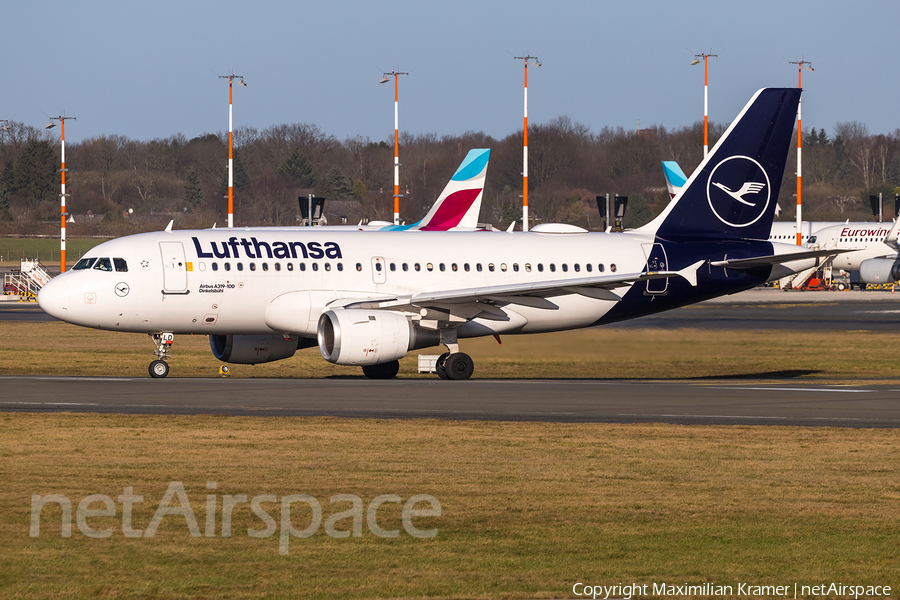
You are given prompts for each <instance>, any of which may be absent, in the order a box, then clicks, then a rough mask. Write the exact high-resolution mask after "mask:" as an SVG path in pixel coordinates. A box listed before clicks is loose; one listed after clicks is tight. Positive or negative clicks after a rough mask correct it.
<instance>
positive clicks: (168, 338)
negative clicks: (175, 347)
mask: <svg viewBox="0 0 900 600" xmlns="http://www.w3.org/2000/svg"><path fill="white" fill-rule="evenodd" d="M150 339H152V340H153V344H154V345H155V346H156V351H155V352H154V354H155V355H156V356H157V359H156V360H154V361H153V362H152V363H150V368H149V371H150V377H153V378H154V379H161V378H163V377H165V376H166V375H168V374H169V363H167V362H166V361H167V360H169V349H170V348H171V347H172V342H174V341H175V334H173V333H169V332H166V331H161V332H159V333H151V334H150Z"/></svg>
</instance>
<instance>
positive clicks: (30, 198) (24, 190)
mask: <svg viewBox="0 0 900 600" xmlns="http://www.w3.org/2000/svg"><path fill="white" fill-rule="evenodd" d="M57 161H58V158H57V156H56V154H55V153H54V151H53V146H52V145H51V144H50V142H48V141H46V140H34V141H31V142H29V143H28V144H27V145H26V146H25V149H24V150H23V151H22V154H21V155H19V160H18V162H16V166H15V169H14V171H13V172H14V176H13V180H14V183H13V185H14V189H15V193H16V195H17V196H18V197H19V198H20V199H22V200H24V201H25V202H26V203H27V204H28V205H29V206H36V205H37V204H38V203H39V202H40V201H41V200H48V199H50V198H52V197H53V196H54V195H55V194H54V191H55V184H56V183H57V182H58V179H57V177H58V170H59V163H58V162H57Z"/></svg>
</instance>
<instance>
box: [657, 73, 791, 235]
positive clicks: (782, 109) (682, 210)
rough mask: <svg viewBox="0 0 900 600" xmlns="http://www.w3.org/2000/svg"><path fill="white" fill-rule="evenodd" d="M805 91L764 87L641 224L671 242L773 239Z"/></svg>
mask: <svg viewBox="0 0 900 600" xmlns="http://www.w3.org/2000/svg"><path fill="white" fill-rule="evenodd" d="M799 102H800V90H799V89H797V88H788V89H776V88H772V89H762V90H760V91H758V92H756V94H755V95H754V96H753V98H751V99H750V102H748V103H747V106H745V107H744V110H743V111H741V114H739V115H738V117H737V119H735V120H734V122H733V123H732V124H731V127H729V128H728V130H727V131H726V132H725V134H724V135H723V136H722V138H721V139H720V140H719V143H717V144H716V146H715V147H714V148H713V149H712V151H711V152H710V153H709V155H708V156H707V157H706V159H705V160H704V161H703V162H702V163H700V166H699V167H698V168H697V169H696V170H695V171H694V173H693V174H692V175H691V177H690V179H688V181H687V183H686V184H685V185H684V188H682V190H681V193H680V194H679V195H678V196H676V198H675V200H673V201H672V203H671V204H670V205H669V206H668V207H667V208H666V210H665V211H663V213H662V214H661V215H660V216H659V217H657V218H656V219H654V220H653V221H652V222H651V223H648V224H647V225H645V226H644V227H642V228H640V231H651V232H652V231H654V230H655V231H656V235H657V237H660V238H663V239H669V240H676V239H684V238H685V237H690V238H698V237H714V238H732V239H733V238H743V239H756V240H765V239H767V238H768V237H769V232H770V230H771V228H772V220H773V219H774V218H775V206H776V202H777V200H778V190H779V189H781V179H782V177H783V176H784V165H785V161H786V160H787V154H788V150H789V149H790V145H791V137H792V136H793V132H794V120H795V119H796V117H797V105H798V103H799Z"/></svg>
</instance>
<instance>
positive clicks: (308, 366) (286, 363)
mask: <svg viewBox="0 0 900 600" xmlns="http://www.w3.org/2000/svg"><path fill="white" fill-rule="evenodd" d="M2 328H3V333H4V339H5V343H4V344H3V345H2V346H0V375H93V376H104V375H110V376H122V375H132V376H147V365H149V363H150V361H151V360H153V354H152V350H153V345H152V344H151V342H150V339H149V337H148V336H147V335H145V334H133V333H118V332H109V331H99V330H92V329H85V328H82V327H77V326H75V325H68V324H65V323H60V322H38V323H29V322H22V321H5V322H3V324H2ZM502 339H503V344H502V345H497V343H496V342H495V341H494V339H493V338H479V339H472V340H463V341H462V344H461V345H462V350H463V351H465V352H467V353H468V354H470V355H471V356H472V358H473V359H474V360H475V377H497V378H505V377H515V378H529V377H536V378H546V377H547V376H548V374H549V375H550V376H551V377H553V378H637V379H661V378H694V377H755V378H767V377H772V378H779V377H806V378H810V377H816V378H831V379H837V380H840V379H859V378H877V379H881V380H894V379H898V378H900V363H898V362H897V361H896V360H895V359H894V356H893V354H892V353H891V352H890V351H889V349H890V348H896V347H898V346H900V333H890V332H865V334H864V335H854V334H853V332H845V333H843V334H842V335H841V343H840V344H835V339H834V334H833V333H831V332H827V331H823V332H809V331H802V332H794V331H768V330H764V331H747V330H740V331H710V330H691V329H681V330H660V329H646V330H638V329H609V328H600V329H587V330H579V331H570V332H564V333H552V334H541V335H529V336H504V337H503V338H502ZM421 352H422V353H426V354H436V353H440V352H441V350H439V349H438V348H429V349H426V350H422V351H421ZM416 354H418V352H416V353H413V354H410V355H408V356H407V357H406V358H405V359H403V360H402V361H400V365H401V370H400V376H401V377H416V376H418V375H417V374H416V370H417V369H416V367H417V358H416V356H415V355H416ZM170 365H171V367H172V371H171V374H170V377H215V376H216V375H217V374H218V369H219V366H220V363H219V362H218V361H216V359H215V357H214V356H213V355H212V353H211V352H210V349H209V341H208V338H207V337H206V336H191V335H179V336H175V344H174V346H173V350H172V355H171V359H170ZM231 373H232V376H233V377H328V376H348V375H360V374H361V372H360V369H359V368H358V367H341V366H338V365H332V364H330V363H327V362H325V361H324V360H323V359H322V357H321V356H320V354H319V352H318V350H317V349H314V348H313V349H307V350H303V351H300V352H298V353H297V354H296V355H295V356H294V357H293V358H290V359H287V360H281V361H276V362H272V363H267V364H261V365H256V366H250V365H233V366H232V367H231ZM427 377H434V375H428V376H427Z"/></svg>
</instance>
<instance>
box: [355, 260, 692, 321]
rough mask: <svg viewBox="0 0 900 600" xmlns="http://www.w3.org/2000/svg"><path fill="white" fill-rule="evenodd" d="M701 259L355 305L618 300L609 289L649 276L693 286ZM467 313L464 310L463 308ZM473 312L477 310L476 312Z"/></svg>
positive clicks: (549, 306) (540, 305)
mask: <svg viewBox="0 0 900 600" xmlns="http://www.w3.org/2000/svg"><path fill="white" fill-rule="evenodd" d="M703 263H704V261H698V262H696V263H694V264H692V265H690V266H688V267H686V268H684V269H682V270H680V271H651V272H645V273H623V274H613V275H595V276H592V277H577V278H572V279H562V280H559V279H557V280H553V281H536V282H528V283H511V284H503V285H491V286H482V287H477V288H461V289H456V290H440V291H432V292H422V293H418V294H413V295H410V296H399V297H396V298H392V299H390V300H382V301H378V302H371V301H366V302H360V303H358V305H360V306H361V305H365V306H370V307H373V308H390V307H397V306H414V307H422V308H424V307H449V306H454V307H455V306H459V305H470V307H471V308H475V307H474V306H471V305H473V304H474V303H478V304H479V306H478V307H477V308H478V310H479V311H480V310H487V311H488V312H490V311H489V309H485V308H484V307H485V306H486V305H487V304H486V303H492V302H501V303H506V304H519V305H523V306H531V307H534V308H546V309H550V310H553V309H556V308H558V307H557V306H556V304H554V303H552V302H551V301H549V300H548V298H552V297H554V296H563V295H566V294H580V295H582V296H587V297H589V298H596V299H598V300H611V301H613V302H618V301H619V300H621V299H622V298H621V296H619V295H618V294H616V293H614V292H613V291H612V290H614V289H615V288H619V287H622V286H626V285H630V284H632V283H635V282H638V281H646V280H649V279H663V278H666V277H682V278H684V279H686V280H687V281H688V282H689V283H690V284H691V285H693V286H696V285H697V269H698V268H699V267H700V265H702V264H703ZM466 312H468V311H466ZM476 314H477V313H476Z"/></svg>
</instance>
